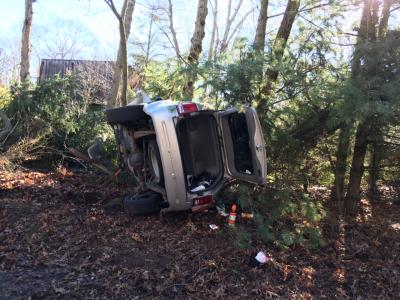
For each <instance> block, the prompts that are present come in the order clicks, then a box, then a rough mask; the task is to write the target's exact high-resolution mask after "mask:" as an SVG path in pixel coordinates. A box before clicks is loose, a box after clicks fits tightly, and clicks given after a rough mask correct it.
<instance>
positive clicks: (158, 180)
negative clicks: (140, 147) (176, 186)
mask: <svg viewBox="0 0 400 300" xmlns="http://www.w3.org/2000/svg"><path fill="white" fill-rule="evenodd" d="M147 157H148V165H149V169H150V171H151V174H152V176H153V181H152V183H155V184H158V185H160V186H164V170H163V167H162V163H161V156H160V150H159V149H158V145H157V141H156V140H155V139H152V140H150V141H149V143H148V145H147Z"/></svg>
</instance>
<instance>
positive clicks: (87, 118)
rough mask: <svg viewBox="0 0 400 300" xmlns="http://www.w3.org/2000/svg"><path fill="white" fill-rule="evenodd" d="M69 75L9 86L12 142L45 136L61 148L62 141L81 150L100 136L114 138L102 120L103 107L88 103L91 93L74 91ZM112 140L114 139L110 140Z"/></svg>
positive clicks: (47, 141) (53, 146) (75, 87)
mask: <svg viewBox="0 0 400 300" xmlns="http://www.w3.org/2000/svg"><path fill="white" fill-rule="evenodd" d="M78 88H80V87H79V86H78V82H77V80H76V79H75V78H74V77H72V76H66V77H65V78H55V79H51V80H47V81H45V82H43V83H40V84H38V85H36V86H30V85H19V86H13V87H12V89H11V95H12V100H11V101H10V102H9V104H8V105H7V107H6V112H7V114H8V116H9V117H10V118H11V119H12V122H13V124H17V125H18V126H17V127H16V130H15V132H14V141H13V142H14V143H15V142H17V141H18V139H24V138H36V137H37V136H46V145H47V146H48V147H50V148H53V149H57V150H64V145H67V146H70V147H74V148H77V149H79V150H81V151H83V152H85V151H86V149H87V148H88V147H89V146H90V145H91V144H92V143H93V141H94V139H95V138H96V137H99V136H101V137H102V138H103V139H104V140H106V142H108V143H110V142H109V140H113V139H114V135H113V132H112V129H111V127H110V126H108V125H107V123H106V122H105V115H104V108H103V107H102V106H100V105H95V104H92V103H91V99H90V95H88V97H83V96H82V95H83V93H79V92H77V89H78ZM111 143H113V142H112V141H111Z"/></svg>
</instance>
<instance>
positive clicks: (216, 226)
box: [208, 224, 219, 230]
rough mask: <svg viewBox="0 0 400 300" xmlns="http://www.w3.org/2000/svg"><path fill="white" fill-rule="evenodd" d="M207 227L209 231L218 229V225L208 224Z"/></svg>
mask: <svg viewBox="0 0 400 300" xmlns="http://www.w3.org/2000/svg"><path fill="white" fill-rule="evenodd" d="M208 227H210V229H211V230H217V229H219V226H218V225H215V224H210V225H208Z"/></svg>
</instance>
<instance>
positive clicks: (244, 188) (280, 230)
mask: <svg viewBox="0 0 400 300" xmlns="http://www.w3.org/2000/svg"><path fill="white" fill-rule="evenodd" d="M224 193H225V195H226V197H225V198H227V199H232V195H235V199H237V200H236V201H237V202H238V204H239V206H240V207H241V208H242V209H243V204H245V206H246V207H247V208H245V209H244V210H246V211H248V209H249V208H251V209H252V210H253V212H254V223H255V227H256V230H255V233H254V236H253V238H255V239H257V240H261V241H263V242H264V243H265V244H268V245H275V246H276V247H278V248H282V249H287V248H289V247H292V246H295V245H301V246H304V247H307V248H309V249H316V248H318V247H319V246H320V244H321V243H322V234H321V230H320V229H319V222H320V221H321V220H322V219H323V218H324V217H325V215H326V213H325V210H324V208H323V206H322V204H321V203H319V202H316V201H313V200H311V199H310V198H309V196H308V195H307V194H303V193H302V192H300V191H296V190H289V189H281V190H272V189H262V190H261V189H259V188H257V187H255V186H252V185H249V184H238V185H233V186H231V187H230V189H229V190H227V191H224ZM244 231H245V228H241V229H240V235H238V234H236V235H234V236H233V237H234V238H236V239H237V240H236V241H234V243H235V244H243V236H246V235H245V234H244V233H243V232H244ZM247 235H248V236H246V237H247V240H250V239H251V235H250V234H249V233H247Z"/></svg>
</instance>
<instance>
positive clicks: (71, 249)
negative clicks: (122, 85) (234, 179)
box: [0, 170, 400, 299]
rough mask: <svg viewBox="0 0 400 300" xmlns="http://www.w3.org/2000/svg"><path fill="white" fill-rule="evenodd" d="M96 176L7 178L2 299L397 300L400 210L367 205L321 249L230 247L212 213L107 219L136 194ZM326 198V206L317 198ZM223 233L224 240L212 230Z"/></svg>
mask: <svg viewBox="0 0 400 300" xmlns="http://www.w3.org/2000/svg"><path fill="white" fill-rule="evenodd" d="M129 192H130V189H129V188H128V187H126V186H121V185H117V184H116V183H114V182H111V181H110V180H109V179H108V178H106V177H103V176H101V175H98V174H94V173H89V172H85V173H80V172H70V171H66V170H61V171H60V170H58V171H56V172H49V173H42V172H33V171H16V172H12V173H9V172H0V298H2V299H39V298H40V299H42V298H44V299H65V298H68V299H71V298H72V299H80V298H114V299H125V298H130V299H146V298H148V299H170V298H174V299H210V298H212V299H215V298H217V299H225V298H231V299H239V298H249V299H266V298H267V299H277V298H283V299H312V298H334V297H335V298H340V299H350V298H375V297H381V298H396V297H397V296H398V295H399V294H400V257H399V256H400V254H399V253H400V251H399V249H400V230H399V227H398V226H397V224H400V206H399V205H398V204H395V203H392V202H379V203H372V204H371V203H369V205H370V206H369V210H368V218H364V219H363V218H361V219H357V220H354V222H347V223H344V222H340V221H337V220H336V219H335V218H334V217H333V216H332V217H331V218H330V219H327V220H326V221H325V223H324V224H321V225H322V228H323V229H324V238H325V243H324V246H323V247H321V248H320V249H318V250H315V251H309V250H307V249H304V248H301V247H298V246H296V247H292V248H290V249H289V250H285V251H283V250H279V249H276V248H273V247H272V246H271V247H270V248H268V257H269V259H268V261H267V262H266V264H265V265H266V267H265V268H260V269H259V268H251V267H249V266H248V258H249V257H250V255H253V254H254V252H255V251H257V249H265V246H266V245H263V244H261V243H260V242H258V241H252V246H251V249H245V250H243V249H238V248H235V247H234V246H233V243H232V241H231V240H230V239H229V234H228V233H227V231H228V228H227V225H226V224H225V223H226V220H225V219H224V218H220V217H219V216H217V213H215V212H208V213H199V214H187V213H174V214H167V215H166V216H165V217H164V218H160V217H159V216H158V215H153V216H145V217H136V218H130V217H128V216H127V215H126V214H125V213H124V212H123V211H118V210H110V209H106V208H105V207H106V204H107V201H109V200H110V199H115V198H118V197H121V196H123V195H124V194H126V193H129ZM317 196H318V197H321V195H317ZM209 224H215V225H216V226H218V228H219V230H209V226H208V225H209Z"/></svg>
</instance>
